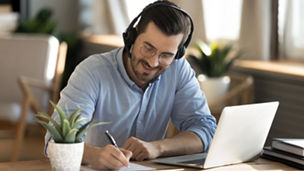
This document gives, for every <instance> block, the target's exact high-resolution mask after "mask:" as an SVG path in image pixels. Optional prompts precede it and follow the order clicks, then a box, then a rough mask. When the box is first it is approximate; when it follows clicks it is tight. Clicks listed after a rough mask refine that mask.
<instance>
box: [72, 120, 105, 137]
mask: <svg viewBox="0 0 304 171" xmlns="http://www.w3.org/2000/svg"><path fill="white" fill-rule="evenodd" d="M92 122H93V120H91V121H90V122H88V123H86V124H85V125H83V126H82V127H80V128H79V131H78V133H77V135H76V141H77V142H80V141H81V138H82V137H83V135H84V134H85V133H86V132H87V131H88V130H89V129H90V128H92V127H95V126H98V125H104V124H109V123H110V122H98V123H94V124H92Z"/></svg>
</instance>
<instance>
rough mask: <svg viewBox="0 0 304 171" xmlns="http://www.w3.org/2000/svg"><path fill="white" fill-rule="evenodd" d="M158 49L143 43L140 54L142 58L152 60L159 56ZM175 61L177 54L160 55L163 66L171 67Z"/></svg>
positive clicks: (159, 60)
mask: <svg viewBox="0 0 304 171" xmlns="http://www.w3.org/2000/svg"><path fill="white" fill-rule="evenodd" d="M157 51H158V50H157V49H156V48H155V47H152V46H151V45H149V44H148V43H145V42H143V44H142V45H141V46H140V48H139V52H140V54H141V55H142V56H144V57H147V58H152V57H153V56H155V55H156V54H157ZM174 59H175V54H168V53H160V54H159V55H158V62H159V63H160V64H162V65H170V64H171V63H172V62H173V60H174Z"/></svg>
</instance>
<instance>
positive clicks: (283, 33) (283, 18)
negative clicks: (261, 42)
mask: <svg viewBox="0 0 304 171" xmlns="http://www.w3.org/2000/svg"><path fill="white" fill-rule="evenodd" d="M303 9H304V1H303V0H292V1H287V0H279V14H278V20H279V21H278V27H279V31H278V34H279V35H278V36H279V44H280V54H281V56H282V57H283V58H289V59H303V58H304V20H303V16H304V11H303Z"/></svg>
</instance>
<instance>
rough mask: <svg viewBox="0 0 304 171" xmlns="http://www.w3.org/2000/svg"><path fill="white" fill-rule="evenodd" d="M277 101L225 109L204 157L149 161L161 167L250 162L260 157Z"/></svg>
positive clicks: (202, 154)
mask: <svg viewBox="0 0 304 171" xmlns="http://www.w3.org/2000/svg"><path fill="white" fill-rule="evenodd" d="M278 105H279V102H267V103H256V104H248V105H239V106H229V107H225V108H224V109H223V111H222V114H221V117H220V120H219V122H218V126H217V129H216V132H215V134H214V137H213V140H212V143H211V145H210V147H209V151H208V153H207V155H206V154H205V153H200V154H193V155H185V156H177V157H167V158H159V159H155V160H152V161H153V162H156V163H161V164H173V165H179V166H187V167H197V168H210V167H217V166H223V165H228V164H235V163H241V162H245V161H249V160H251V159H253V158H254V157H256V156H257V155H259V154H260V152H261V151H262V149H263V146H264V143H265V141H266V138H267V135H268V132H269V130H270V127H271V124H272V121H273V119H274V116H275V113H276V111H277V108H278Z"/></svg>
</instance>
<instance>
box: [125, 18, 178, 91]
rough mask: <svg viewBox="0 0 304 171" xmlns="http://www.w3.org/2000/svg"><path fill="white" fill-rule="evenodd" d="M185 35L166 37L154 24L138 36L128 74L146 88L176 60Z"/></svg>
mask: <svg viewBox="0 0 304 171" xmlns="http://www.w3.org/2000/svg"><path fill="white" fill-rule="evenodd" d="M182 38H183V34H178V35H171V36H168V35H165V34H164V33H163V32H162V31H161V30H160V29H159V28H158V27H157V26H156V25H155V24H154V23H153V22H150V23H149V24H148V26H147V28H146V31H145V32H144V33H141V34H139V35H138V37H137V39H136V41H135V42H134V44H133V46H132V48H131V54H132V58H131V61H130V63H129V65H127V67H128V69H127V70H128V71H129V72H128V74H129V75H130V77H131V79H132V80H133V81H134V82H135V83H136V84H137V85H138V86H140V87H144V86H146V85H147V84H148V83H149V82H151V81H153V80H154V79H155V78H156V77H158V76H159V75H160V74H161V73H163V72H164V71H165V70H166V69H167V68H168V67H169V65H170V64H171V62H172V61H173V60H174V57H175V54H176V53H177V50H178V45H179V44H180V42H181V41H182Z"/></svg>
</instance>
